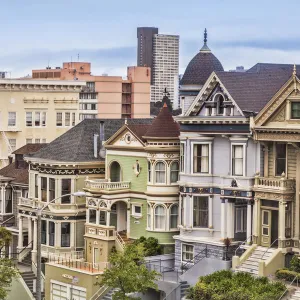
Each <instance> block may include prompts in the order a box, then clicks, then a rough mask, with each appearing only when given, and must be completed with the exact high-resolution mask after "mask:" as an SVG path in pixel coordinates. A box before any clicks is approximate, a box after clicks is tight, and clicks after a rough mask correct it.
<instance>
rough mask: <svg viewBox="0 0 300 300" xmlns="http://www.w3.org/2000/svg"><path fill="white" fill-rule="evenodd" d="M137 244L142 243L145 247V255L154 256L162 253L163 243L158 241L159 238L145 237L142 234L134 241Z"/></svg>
mask: <svg viewBox="0 0 300 300" xmlns="http://www.w3.org/2000/svg"><path fill="white" fill-rule="evenodd" d="M134 244H135V245H139V244H142V245H143V247H144V255H145V256H154V255H159V254H162V250H163V248H162V245H160V244H159V243H158V239H156V238H154V237H149V238H145V237H144V236H141V237H140V238H139V239H137V240H135V241H134Z"/></svg>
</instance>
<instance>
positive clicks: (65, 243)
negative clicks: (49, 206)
mask: <svg viewBox="0 0 300 300" xmlns="http://www.w3.org/2000/svg"><path fill="white" fill-rule="evenodd" d="M70 233H71V224H70V223H67V222H63V223H61V247H70Z"/></svg>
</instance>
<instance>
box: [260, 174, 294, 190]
mask: <svg viewBox="0 0 300 300" xmlns="http://www.w3.org/2000/svg"><path fill="white" fill-rule="evenodd" d="M254 187H255V188H270V189H273V190H294V189H295V180H294V179H286V178H285V177H280V178H269V177H259V176H256V177H255V185H254Z"/></svg>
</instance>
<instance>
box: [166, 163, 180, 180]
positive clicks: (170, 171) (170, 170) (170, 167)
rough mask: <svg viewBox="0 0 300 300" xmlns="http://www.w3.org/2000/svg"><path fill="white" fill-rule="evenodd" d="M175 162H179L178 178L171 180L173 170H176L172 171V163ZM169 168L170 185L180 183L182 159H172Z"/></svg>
mask: <svg viewBox="0 0 300 300" xmlns="http://www.w3.org/2000/svg"><path fill="white" fill-rule="evenodd" d="M174 163H177V164H178V172H177V174H178V176H177V177H178V178H177V181H176V182H172V181H171V178H172V176H171V175H172V172H174V171H172V165H173V164H174ZM168 169H169V172H168V173H169V184H170V185H178V181H179V174H180V161H178V160H172V161H171V163H170V165H169V166H168Z"/></svg>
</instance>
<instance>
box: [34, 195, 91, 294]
mask: <svg viewBox="0 0 300 300" xmlns="http://www.w3.org/2000/svg"><path fill="white" fill-rule="evenodd" d="M67 196H76V197H86V196H87V194H86V193H85V192H83V191H78V192H75V193H71V194H66V195H62V196H60V197H57V198H55V199H53V200H51V201H50V202H48V203H46V204H45V205H43V206H42V207H38V208H37V212H36V215H37V267H36V299H37V300H42V286H41V277H42V262H41V257H42V245H41V239H42V232H41V227H42V226H41V224H42V211H43V210H44V209H45V208H46V207H48V205H49V204H51V203H53V202H55V201H56V200H58V199H61V198H63V197H67Z"/></svg>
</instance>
